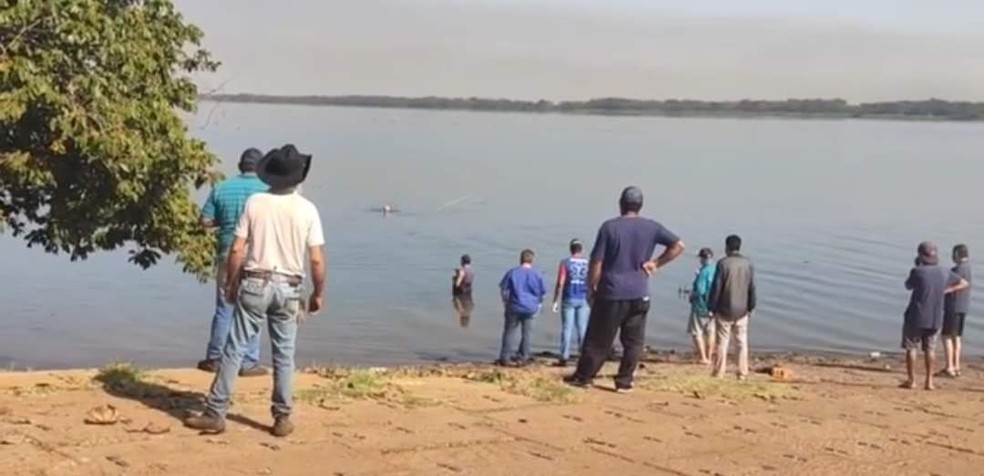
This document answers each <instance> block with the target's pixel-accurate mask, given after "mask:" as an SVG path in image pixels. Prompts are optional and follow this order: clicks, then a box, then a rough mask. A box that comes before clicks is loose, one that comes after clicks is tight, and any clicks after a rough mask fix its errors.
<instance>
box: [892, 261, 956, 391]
mask: <svg viewBox="0 0 984 476" xmlns="http://www.w3.org/2000/svg"><path fill="white" fill-rule="evenodd" d="M969 286H970V283H968V282H967V280H965V279H963V278H961V277H960V275H958V274H956V273H954V272H953V271H950V270H949V269H947V268H945V267H944V266H941V265H940V260H939V256H937V249H936V245H934V244H933V243H930V242H928V241H924V242H922V243H920V244H919V247H918V248H917V249H916V263H915V267H913V268H912V270H911V271H909V278H908V279H906V280H905V288H906V289H908V290H909V291H911V292H912V294H911V296H910V297H909V306H908V307H907V308H906V310H905V315H904V320H903V325H902V348H903V349H905V367H906V373H907V375H908V379H906V381H905V382H903V383H902V385H901V387H902V388H907V389H914V388H916V355H917V353H918V352H919V349H922V351H923V355H924V356H925V362H926V385H925V389H926V390H933V389H934V388H935V387H934V386H933V365H934V364H935V363H936V356H935V355H934V352H935V346H936V334H937V333H939V331H940V327H941V326H942V325H943V309H944V299H945V297H946V295H947V294H950V293H952V292H956V291H962V290H964V289H967V288H968V287H969Z"/></svg>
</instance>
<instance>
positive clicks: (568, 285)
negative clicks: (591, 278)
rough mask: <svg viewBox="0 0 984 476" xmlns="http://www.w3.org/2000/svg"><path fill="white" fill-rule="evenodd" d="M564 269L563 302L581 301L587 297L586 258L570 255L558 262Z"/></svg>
mask: <svg viewBox="0 0 984 476" xmlns="http://www.w3.org/2000/svg"><path fill="white" fill-rule="evenodd" d="M560 267H561V268H562V269H563V270H564V276H565V279H564V302H583V301H584V300H586V299H587V298H588V260H587V259H586V258H581V257H574V256H571V257H570V258H567V259H565V260H563V261H561V262H560Z"/></svg>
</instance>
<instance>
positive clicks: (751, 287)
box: [748, 264, 758, 314]
mask: <svg viewBox="0 0 984 476" xmlns="http://www.w3.org/2000/svg"><path fill="white" fill-rule="evenodd" d="M757 298H758V295H757V294H756V293H755V267H754V266H752V265H751V264H749V265H748V313H749V314H751V313H752V311H754V310H755V305H756V304H757V302H756V300H757Z"/></svg>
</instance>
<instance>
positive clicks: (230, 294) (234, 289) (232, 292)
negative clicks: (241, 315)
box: [225, 282, 239, 304]
mask: <svg viewBox="0 0 984 476" xmlns="http://www.w3.org/2000/svg"><path fill="white" fill-rule="evenodd" d="M238 297H239V283H231V282H227V283H226V285H225V300H226V302H227V303H229V304H235V303H236V298H238Z"/></svg>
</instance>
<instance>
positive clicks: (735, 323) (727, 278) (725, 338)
mask: <svg viewBox="0 0 984 476" xmlns="http://www.w3.org/2000/svg"><path fill="white" fill-rule="evenodd" d="M724 250H725V253H726V254H727V256H725V257H724V258H723V259H721V261H718V264H717V271H716V272H715V274H714V285H713V286H712V287H711V295H710V297H709V298H708V308H709V310H710V312H711V316H712V317H713V318H714V319H715V327H716V330H717V345H718V348H717V355H716V356H715V362H714V373H713V375H714V376H715V377H720V376H722V375H724V371H725V370H726V369H727V366H728V345H729V344H730V342H731V335H732V334H734V335H735V339H736V340H737V341H738V378H739V379H745V378H746V377H748V316H749V315H751V313H752V311H754V310H755V270H754V269H753V267H752V262H751V261H749V260H748V258H746V257H744V256H742V255H741V237H739V236H738V235H731V236H729V237H728V238H727V239H726V240H725V241H724Z"/></svg>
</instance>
